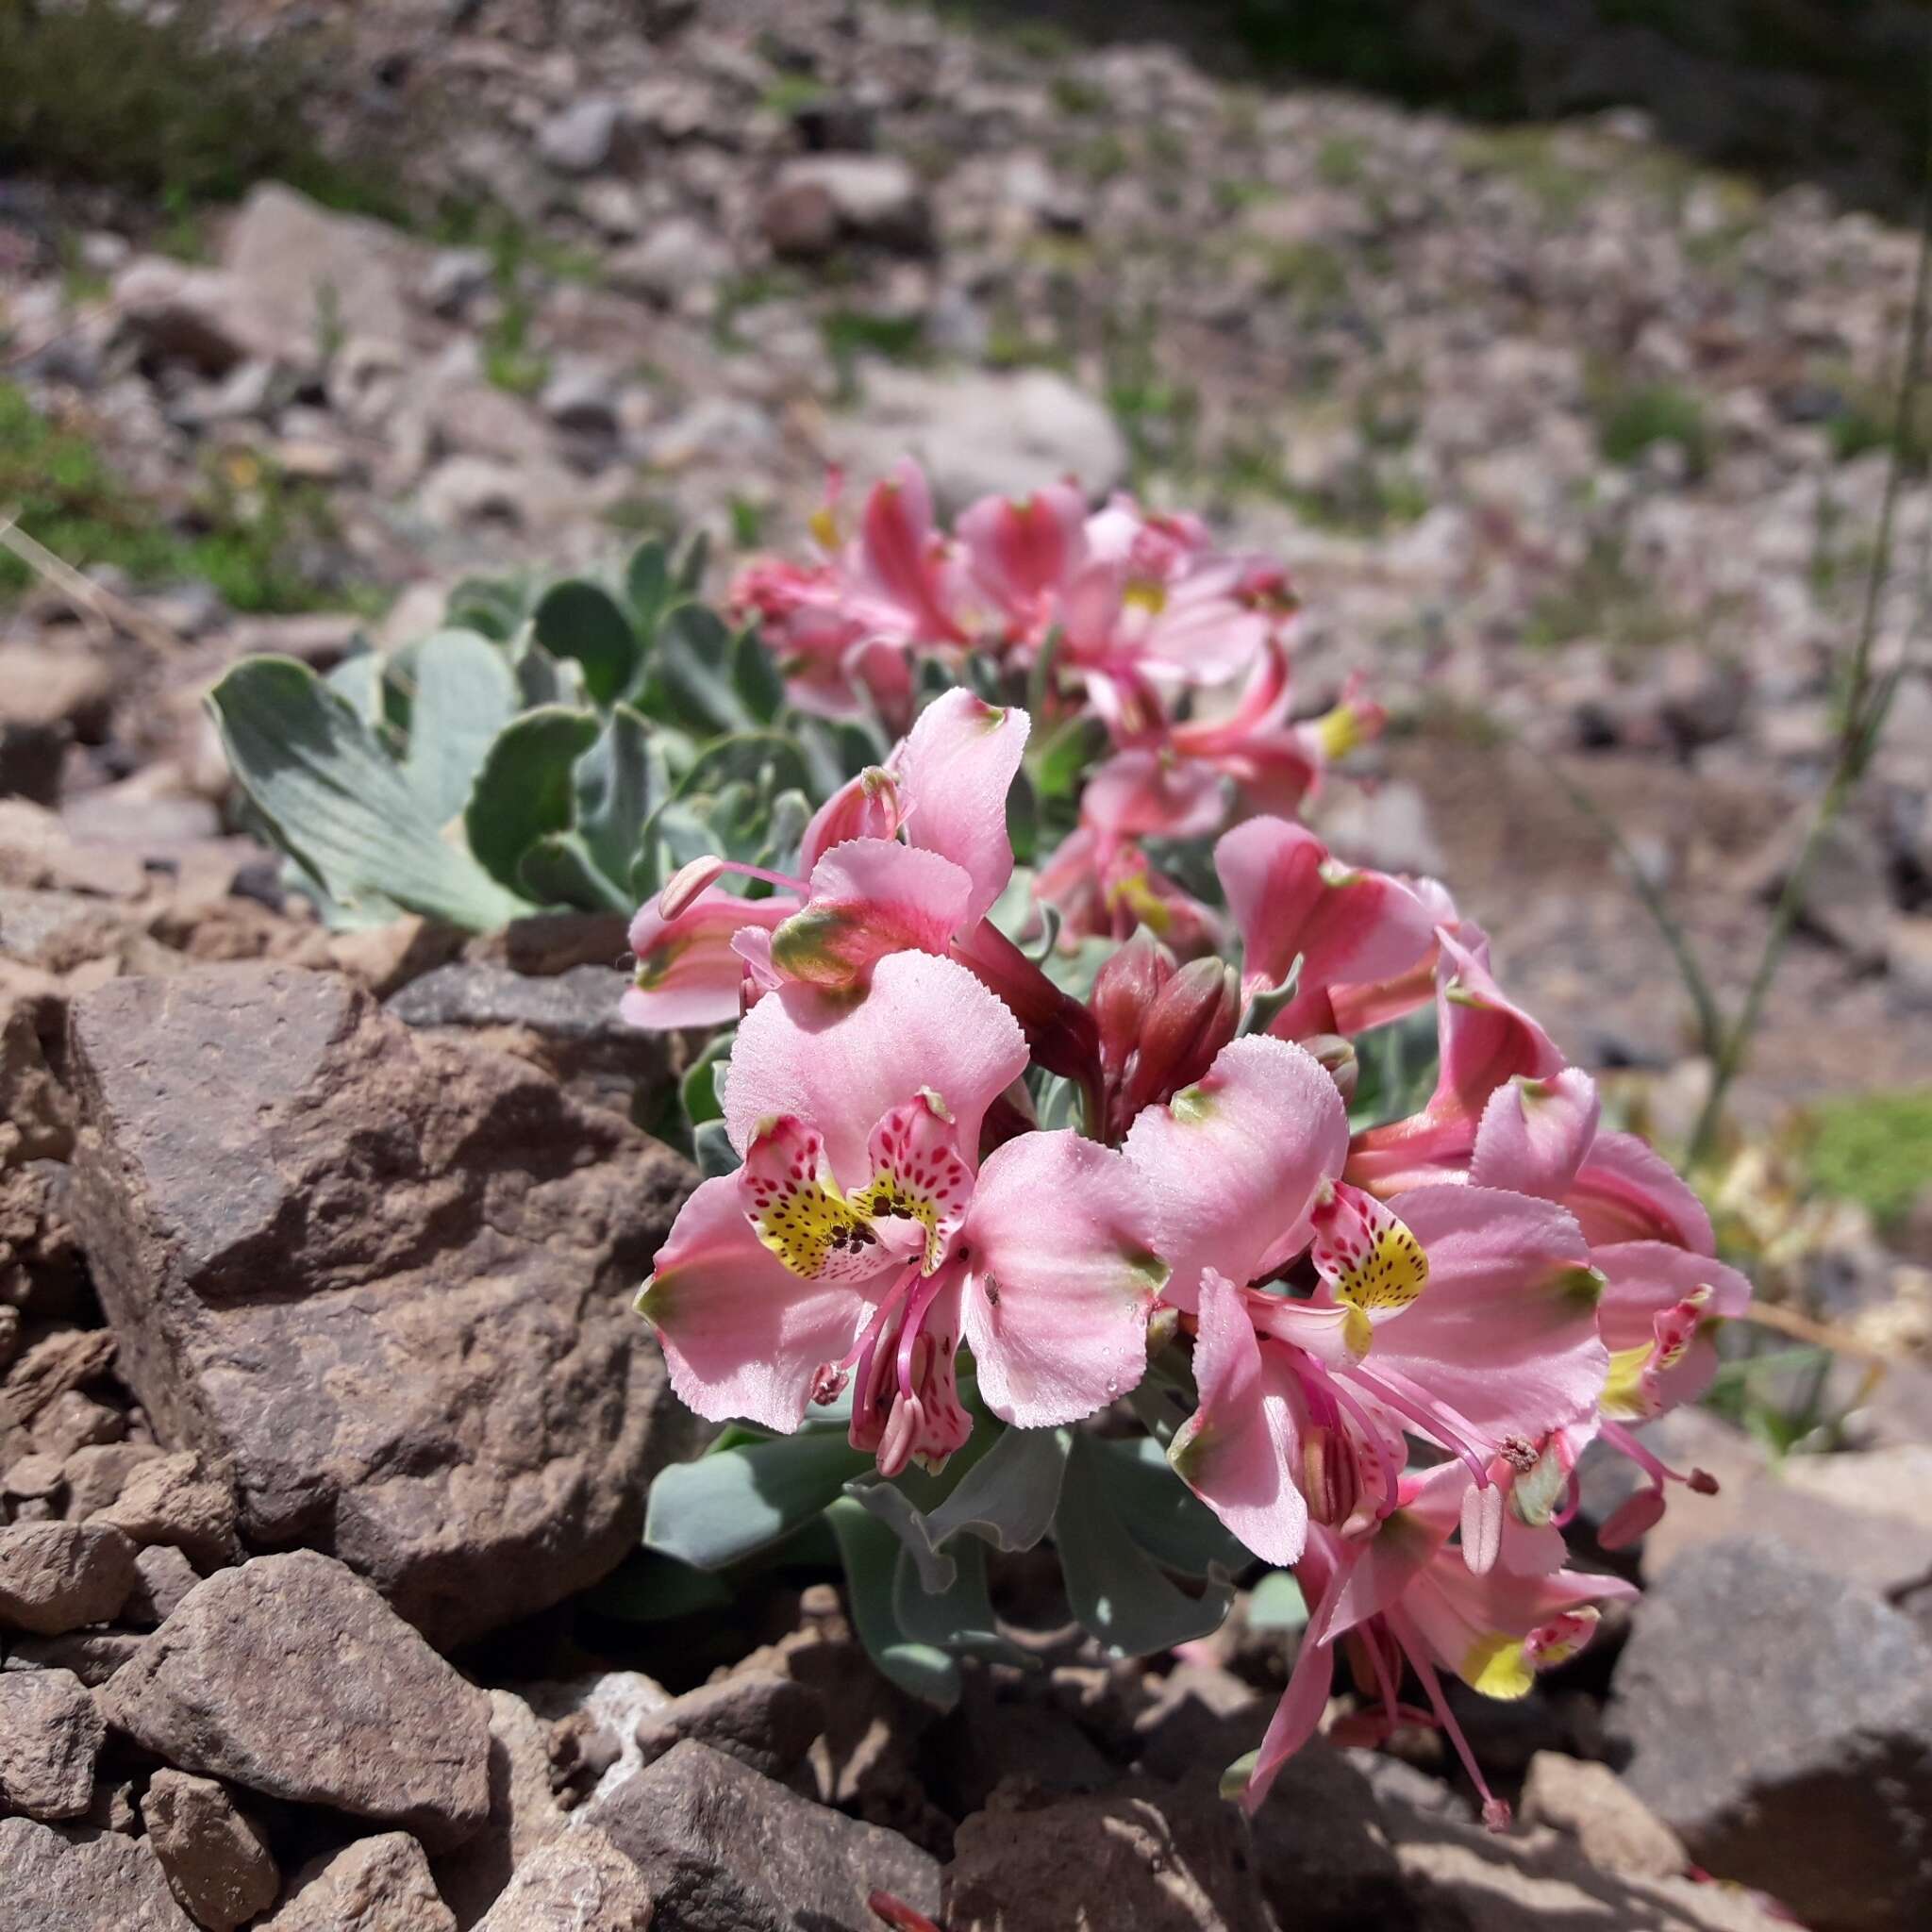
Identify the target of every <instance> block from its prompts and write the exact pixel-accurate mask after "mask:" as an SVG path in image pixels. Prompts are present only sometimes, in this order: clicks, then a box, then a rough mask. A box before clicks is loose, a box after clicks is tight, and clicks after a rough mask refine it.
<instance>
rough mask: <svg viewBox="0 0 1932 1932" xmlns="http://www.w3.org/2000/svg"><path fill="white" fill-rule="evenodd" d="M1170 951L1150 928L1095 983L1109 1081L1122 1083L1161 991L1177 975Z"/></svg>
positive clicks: (1102, 1053)
mask: <svg viewBox="0 0 1932 1932" xmlns="http://www.w3.org/2000/svg"><path fill="white" fill-rule="evenodd" d="M1173 977H1174V960H1173V958H1172V957H1171V956H1170V955H1169V953H1168V951H1167V949H1166V948H1165V947H1164V946H1163V945H1162V944H1161V943H1160V941H1158V940H1157V939H1156V938H1155V937H1154V935H1153V934H1152V933H1150V932H1149V931H1148V930H1147V928H1146V927H1145V926H1140V927H1137V928H1136V930H1135V932H1134V936H1133V938H1131V939H1130V940H1128V941H1127V942H1126V944H1125V945H1124V946H1123V947H1122V948H1121V949H1120V951H1119V952H1117V953H1116V954H1115V955H1114V956H1113V958H1110V959H1109V960H1108V962H1107V964H1106V965H1105V966H1103V967H1102V968H1101V969H1100V972H1099V974H1098V975H1097V976H1096V977H1095V979H1094V981H1093V998H1092V1007H1093V1017H1094V1019H1095V1021H1096V1022H1097V1023H1098V1024H1099V1027H1100V1064H1101V1066H1102V1068H1103V1069H1104V1070H1105V1071H1106V1073H1107V1075H1108V1078H1109V1079H1117V1078H1118V1077H1119V1076H1120V1074H1121V1072H1122V1070H1123V1069H1124V1067H1125V1066H1126V1064H1127V1056H1128V1055H1129V1054H1131V1053H1132V1052H1133V1051H1134V1049H1135V1048H1136V1047H1138V1046H1139V1045H1140V1043H1141V1031H1142V1029H1143V1028H1144V1027H1145V1026H1146V1024H1147V1016H1148V1015H1149V1013H1151V1012H1152V1011H1153V1008H1154V1002H1155V1001H1156V1000H1157V999H1158V997H1159V995H1160V991H1161V989H1162V988H1163V987H1164V986H1166V984H1167V983H1168V981H1169V980H1170V979H1172V978H1173Z"/></svg>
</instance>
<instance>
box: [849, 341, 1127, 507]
mask: <svg viewBox="0 0 1932 1932" xmlns="http://www.w3.org/2000/svg"><path fill="white" fill-rule="evenodd" d="M831 434H832V439H833V443H834V455H835V456H836V458H838V460H839V461H841V463H843V464H844V466H845V467H846V468H847V469H848V470H849V471H850V472H851V473H852V474H853V475H854V476H856V477H860V478H863V479H865V480H867V481H870V480H871V479H872V478H874V477H875V476H880V475H884V474H885V473H886V471H887V470H888V469H890V468H891V465H892V464H893V463H894V462H896V461H897V460H898V459H899V458H901V457H903V456H908V455H909V456H911V457H913V458H916V459H917V460H918V461H919V462H920V463H921V464H923V465H924V469H925V473H926V475H927V476H928V477H929V478H930V479H931V482H932V489H933V496H934V498H935V500H936V502H937V504H938V506H939V508H940V510H941V514H946V515H951V514H956V513H957V512H958V511H959V510H960V509H962V508H965V506H966V505H968V504H970V503H972V502H973V501H974V499H975V498H977V497H981V496H989V495H992V496H1024V495H1025V494H1026V493H1027V492H1028V491H1032V490H1037V489H1039V488H1040V487H1041V485H1042V484H1046V483H1055V482H1059V481H1062V480H1063V479H1065V478H1066V477H1069V476H1071V477H1072V478H1073V479H1074V481H1075V482H1077V483H1078V484H1079V486H1080V488H1081V489H1082V490H1084V491H1086V492H1087V493H1088V495H1090V496H1104V495H1106V494H1107V492H1108V491H1110V490H1114V489H1117V488H1118V487H1119V486H1120V485H1121V484H1122V483H1124V481H1125V480H1126V475H1127V445H1126V442H1125V440H1124V438H1123V437H1122V435H1121V432H1120V429H1119V427H1118V426H1117V425H1115V423H1114V420H1113V417H1112V416H1111V415H1110V414H1109V413H1108V410H1107V408H1105V407H1104V406H1103V405H1102V404H1100V403H1098V402H1096V401H1095V400H1094V399H1093V398H1092V397H1091V396H1090V395H1088V394H1087V393H1086V392H1085V391H1082V390H1079V389H1076V388H1074V385H1073V384H1072V383H1071V382H1069V381H1068V380H1067V378H1066V377H1065V376H1063V375H1058V374H1056V373H1055V372H1054V371H1053V370H1050V369H1024V370H1020V371H1017V372H1015V373H1012V374H988V373H982V372H976V371H975V372H966V373H960V374H936V373H932V372H929V371H925V370H920V369H900V368H895V367H893V366H891V364H885V363H881V364H875V365H870V366H868V368H867V370H866V374H865V404H864V407H863V408H862V409H861V410H860V411H859V412H858V414H857V415H855V416H853V417H851V418H850V419H846V420H842V421H841V422H840V423H838V424H837V425H834V426H833V429H832V431H831Z"/></svg>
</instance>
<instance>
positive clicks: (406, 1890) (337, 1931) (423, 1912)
mask: <svg viewBox="0 0 1932 1932" xmlns="http://www.w3.org/2000/svg"><path fill="white" fill-rule="evenodd" d="M456 1924H457V1922H456V1919H455V1918H454V1916H453V1915H452V1914H451V1912H450V1908H449V1907H447V1906H446V1905H444V1904H443V1902H442V1900H441V1898H439V1897H438V1896H437V1892H436V1883H435V1881H434V1880H433V1879H432V1878H431V1877H430V1875H429V1860H428V1859H427V1858H425V1857H424V1855H423V1847H422V1846H421V1845H419V1844H418V1843H417V1842H416V1840H414V1839H412V1838H411V1837H409V1835H408V1833H407V1832H401V1831H388V1832H384V1833H383V1834H382V1835H381V1836H380V1837H379V1838H358V1839H357V1840H355V1842H354V1843H352V1844H346V1845H344V1846H343V1847H342V1848H341V1851H338V1852H330V1853H328V1854H326V1855H325V1857H320V1858H314V1859H311V1860H310V1861H309V1862H308V1864H307V1865H305V1866H303V1868H302V1869H301V1871H299V1872H298V1873H296V1874H295V1876H294V1878H293V1879H292V1880H291V1883H290V1886H289V1893H288V1896H287V1897H286V1898H285V1899H283V1901H282V1902H281V1904H280V1905H279V1906H277V1907H275V1910H274V1911H273V1912H271V1913H270V1914H269V1915H268V1917H267V1918H265V1919H263V1920H261V1921H259V1923H258V1932H456ZM533 1932H534V1928H533Z"/></svg>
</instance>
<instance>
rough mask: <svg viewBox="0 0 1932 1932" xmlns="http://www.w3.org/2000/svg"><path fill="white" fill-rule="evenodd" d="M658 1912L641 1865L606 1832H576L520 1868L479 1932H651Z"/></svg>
mask: <svg viewBox="0 0 1932 1932" xmlns="http://www.w3.org/2000/svg"><path fill="white" fill-rule="evenodd" d="M655 1910H656V1901H655V1900H654V1899H653V1898H652V1896H651V1893H650V1890H648V1889H647V1888H646V1886H645V1884H644V1881H643V1878H642V1877H641V1874H639V1872H638V1868H637V1867H636V1866H635V1865H633V1864H632V1863H631V1861H630V1860H629V1859H628V1858H626V1857H625V1856H624V1854H623V1853H622V1852H620V1851H619V1850H618V1849H617V1847H616V1846H615V1845H613V1844H612V1843H611V1842H610V1840H608V1838H606V1837H605V1836H604V1834H603V1833H602V1832H601V1831H591V1830H585V1831H574V1832H572V1833H571V1834H570V1835H569V1837H568V1838H564V1839H561V1840H558V1841H557V1842H556V1843H554V1844H548V1845H545V1846H544V1847H543V1849H542V1850H541V1851H540V1852H539V1853H537V1855H536V1856H535V1857H532V1858H531V1859H530V1861H529V1863H528V1864H526V1865H523V1866H521V1867H519V1868H518V1871H517V1875H516V1876H515V1877H514V1878H513V1879H511V1880H510V1882H509V1885H508V1889H507V1890H505V1891H504V1894H503V1896H502V1897H501V1898H499V1899H498V1900H497V1902H496V1903H495V1905H494V1906H492V1907H491V1909H490V1911H489V1912H488V1914H486V1916H485V1917H484V1918H483V1919H482V1920H481V1921H480V1922H479V1924H478V1927H477V1932H536V1928H537V1927H539V1926H541V1928H542V1932H646V1927H648V1926H649V1925H650V1924H651V1923H652V1915H653V1913H654V1912H655ZM659 1923H660V1924H662V1923H663V1922H662V1921H660V1922H659Z"/></svg>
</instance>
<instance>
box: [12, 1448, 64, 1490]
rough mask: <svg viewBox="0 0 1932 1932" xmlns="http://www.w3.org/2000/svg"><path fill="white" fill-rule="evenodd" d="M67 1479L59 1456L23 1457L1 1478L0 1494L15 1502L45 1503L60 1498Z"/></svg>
mask: <svg viewBox="0 0 1932 1932" xmlns="http://www.w3.org/2000/svg"><path fill="white" fill-rule="evenodd" d="M64 1482H65V1478H64V1477H63V1476H62V1475H61V1474H60V1458H59V1457H58V1456H39V1455H35V1456H23V1457H21V1458H20V1460H19V1461H18V1462H15V1463H13V1464H12V1465H11V1466H10V1467H9V1468H8V1472H7V1474H6V1475H5V1477H0V1494H4V1495H6V1496H8V1497H11V1498H13V1499H15V1500H19V1499H23V1498H24V1499H26V1500H29V1501H33V1502H45V1501H47V1500H49V1499H50V1498H54V1497H58V1495H59V1493H60V1491H61V1489H62V1487H63V1485H64Z"/></svg>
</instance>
